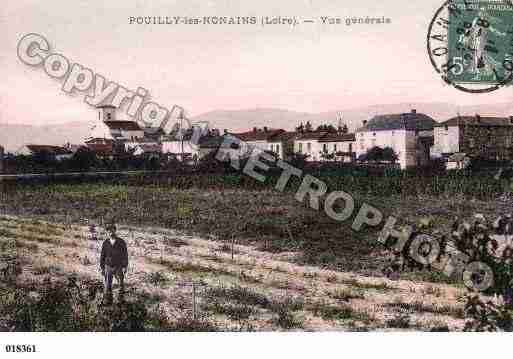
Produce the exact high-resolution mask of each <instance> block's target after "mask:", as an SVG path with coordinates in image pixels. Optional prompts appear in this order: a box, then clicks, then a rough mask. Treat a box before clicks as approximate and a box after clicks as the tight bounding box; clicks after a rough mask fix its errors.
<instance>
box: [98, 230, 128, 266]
mask: <svg viewBox="0 0 513 359" xmlns="http://www.w3.org/2000/svg"><path fill="white" fill-rule="evenodd" d="M106 265H107V266H109V267H114V268H126V267H128V251H127V249H126V242H125V241H124V240H123V239H121V238H119V237H116V242H114V245H112V244H111V243H110V240H108V239H107V240H105V241H104V242H103V245H102V254H101V257H100V268H101V269H102V270H104V269H105V266H106Z"/></svg>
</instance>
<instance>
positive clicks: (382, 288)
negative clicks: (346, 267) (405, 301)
mask: <svg viewBox="0 0 513 359" xmlns="http://www.w3.org/2000/svg"><path fill="white" fill-rule="evenodd" d="M342 283H344V284H347V285H350V286H352V287H355V288H359V289H372V290H377V291H391V290H397V288H395V287H392V286H389V285H388V284H387V283H378V284H374V283H364V282H360V281H358V280H356V279H350V280H346V281H342Z"/></svg>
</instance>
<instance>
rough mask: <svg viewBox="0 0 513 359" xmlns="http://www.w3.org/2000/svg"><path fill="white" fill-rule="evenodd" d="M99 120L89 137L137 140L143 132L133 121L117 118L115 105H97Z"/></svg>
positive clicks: (141, 136) (142, 135)
mask: <svg viewBox="0 0 513 359" xmlns="http://www.w3.org/2000/svg"><path fill="white" fill-rule="evenodd" d="M98 108H99V109H100V113H99V115H98V117H99V121H98V122H97V123H95V126H94V127H93V129H92V133H91V138H107V139H114V140H117V141H131V142H137V141H138V140H140V139H142V138H143V137H144V136H145V134H144V130H143V129H142V128H141V127H140V126H139V124H138V123H137V122H135V121H126V120H117V119H116V107H114V106H99V107H98Z"/></svg>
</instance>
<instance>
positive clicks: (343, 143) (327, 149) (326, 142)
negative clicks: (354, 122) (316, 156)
mask: <svg viewBox="0 0 513 359" xmlns="http://www.w3.org/2000/svg"><path fill="white" fill-rule="evenodd" d="M319 144H320V145H321V146H322V152H323V153H324V154H326V155H328V156H329V158H330V159H331V160H336V161H343V162H353V161H354V159H355V147H356V137H355V135H354V133H340V132H336V133H327V134H326V135H325V136H323V137H322V138H321V139H320V140H319ZM325 158H326V156H325Z"/></svg>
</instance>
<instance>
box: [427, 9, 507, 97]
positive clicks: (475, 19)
mask: <svg viewBox="0 0 513 359" xmlns="http://www.w3.org/2000/svg"><path fill="white" fill-rule="evenodd" d="M428 51H429V55H430V59H431V62H432V63H433V65H434V66H435V68H436V69H437V71H438V72H439V73H440V74H441V75H442V78H443V79H444V81H445V82H447V83H448V84H451V85H453V86H454V87H456V88H458V89H460V90H463V91H467V92H474V93H479V92H490V91H493V90H495V89H498V88H499V87H501V86H506V85H511V84H512V83H513V81H512V80H513V6H512V3H511V1H506V0H474V1H471V0H450V1H447V2H446V3H444V5H443V6H442V8H440V9H439V10H438V11H437V13H436V14H435V17H434V18H433V20H432V22H431V25H430V29H429V34H428Z"/></svg>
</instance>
